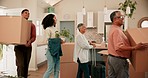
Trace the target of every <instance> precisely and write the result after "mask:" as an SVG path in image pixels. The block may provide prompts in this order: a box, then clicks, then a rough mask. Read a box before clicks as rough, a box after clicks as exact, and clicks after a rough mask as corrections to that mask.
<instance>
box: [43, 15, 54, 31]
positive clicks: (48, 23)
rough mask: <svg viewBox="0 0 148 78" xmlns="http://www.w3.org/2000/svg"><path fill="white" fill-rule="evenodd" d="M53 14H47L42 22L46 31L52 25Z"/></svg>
mask: <svg viewBox="0 0 148 78" xmlns="http://www.w3.org/2000/svg"><path fill="white" fill-rule="evenodd" d="M54 16H55V15H54V14H48V15H47V16H46V17H45V18H44V19H43V21H42V25H43V28H44V29H46V28H47V27H51V26H53V25H54V23H55V22H54V21H55V20H54V19H53V18H54Z"/></svg>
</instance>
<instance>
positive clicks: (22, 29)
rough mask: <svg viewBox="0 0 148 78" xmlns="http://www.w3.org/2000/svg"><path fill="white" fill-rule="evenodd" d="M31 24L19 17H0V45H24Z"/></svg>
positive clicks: (28, 36)
mask: <svg viewBox="0 0 148 78" xmlns="http://www.w3.org/2000/svg"><path fill="white" fill-rule="evenodd" d="M30 31H31V23H30V22H28V21H27V20H26V19H24V18H23V17H21V16H0V36H1V37H0V43H4V44H26V42H27V40H28V39H29V38H30Z"/></svg>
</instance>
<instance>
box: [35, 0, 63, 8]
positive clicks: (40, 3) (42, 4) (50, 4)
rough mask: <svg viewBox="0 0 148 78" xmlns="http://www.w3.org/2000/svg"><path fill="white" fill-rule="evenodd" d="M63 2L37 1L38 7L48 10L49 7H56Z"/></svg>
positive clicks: (52, 0)
mask: <svg viewBox="0 0 148 78" xmlns="http://www.w3.org/2000/svg"><path fill="white" fill-rule="evenodd" d="M60 1H62V0H37V4H38V6H40V7H42V8H47V7H49V6H54V5H55V4H57V3H59V2H60Z"/></svg>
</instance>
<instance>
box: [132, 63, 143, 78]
mask: <svg viewBox="0 0 148 78" xmlns="http://www.w3.org/2000/svg"><path fill="white" fill-rule="evenodd" d="M129 76H130V78H145V72H136V71H135V70H134V68H133V65H132V64H131V63H129Z"/></svg>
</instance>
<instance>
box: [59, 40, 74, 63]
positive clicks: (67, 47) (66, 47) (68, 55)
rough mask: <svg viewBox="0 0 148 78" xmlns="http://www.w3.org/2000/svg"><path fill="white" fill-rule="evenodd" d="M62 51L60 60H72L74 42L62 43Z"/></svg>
mask: <svg viewBox="0 0 148 78" xmlns="http://www.w3.org/2000/svg"><path fill="white" fill-rule="evenodd" d="M62 52H63V56H62V57H61V59H60V62H73V52H74V43H64V44H62Z"/></svg>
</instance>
